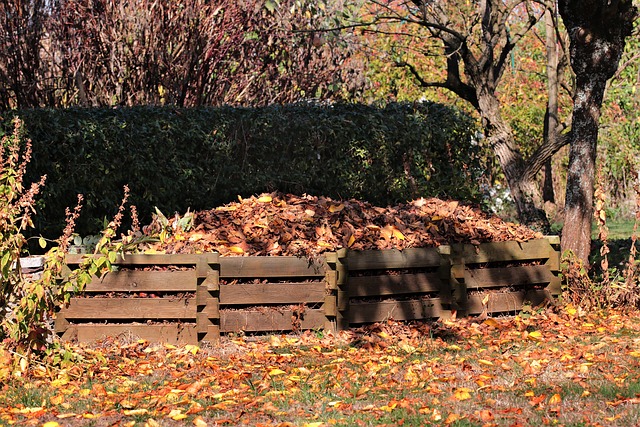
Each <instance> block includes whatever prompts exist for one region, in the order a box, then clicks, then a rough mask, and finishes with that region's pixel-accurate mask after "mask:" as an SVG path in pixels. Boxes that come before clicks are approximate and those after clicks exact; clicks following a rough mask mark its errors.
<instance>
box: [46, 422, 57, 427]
mask: <svg viewBox="0 0 640 427" xmlns="http://www.w3.org/2000/svg"><path fill="white" fill-rule="evenodd" d="M59 426H60V424H59V423H58V422H56V421H47V422H46V423H44V424H42V427H59Z"/></svg>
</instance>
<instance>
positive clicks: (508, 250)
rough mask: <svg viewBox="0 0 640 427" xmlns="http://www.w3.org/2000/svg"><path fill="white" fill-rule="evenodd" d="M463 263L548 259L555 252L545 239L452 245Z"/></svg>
mask: <svg viewBox="0 0 640 427" xmlns="http://www.w3.org/2000/svg"><path fill="white" fill-rule="evenodd" d="M452 247H453V251H454V252H456V253H457V254H458V255H459V256H461V257H462V260H463V262H464V263H465V264H482V263H488V262H504V261H531V260H538V259H548V258H550V257H552V256H554V254H555V253H556V252H555V250H554V249H553V247H552V246H551V245H550V244H549V241H548V240H546V239H537V240H529V241H527V242H516V241H508V242H491V243H482V244H481V245H480V246H474V245H452Z"/></svg>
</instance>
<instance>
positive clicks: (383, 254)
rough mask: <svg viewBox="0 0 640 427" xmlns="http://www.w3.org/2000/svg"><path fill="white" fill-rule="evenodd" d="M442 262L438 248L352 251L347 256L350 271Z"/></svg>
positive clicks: (430, 265)
mask: <svg viewBox="0 0 640 427" xmlns="http://www.w3.org/2000/svg"><path fill="white" fill-rule="evenodd" d="M441 263H442V256H441V255H440V252H439V251H438V249H437V248H408V249H404V250H402V251H399V250H397V249H388V250H382V251H376V250H371V251H350V252H349V254H348V256H347V268H348V269H349V271H358V270H380V269H384V270H391V269H400V268H424V267H439V266H440V264H441Z"/></svg>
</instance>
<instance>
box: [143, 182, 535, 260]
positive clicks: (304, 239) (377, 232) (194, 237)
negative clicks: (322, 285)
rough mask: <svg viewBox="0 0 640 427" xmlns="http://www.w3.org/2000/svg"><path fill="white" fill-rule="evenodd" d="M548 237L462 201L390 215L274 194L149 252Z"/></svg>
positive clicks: (209, 213) (215, 212)
mask: <svg viewBox="0 0 640 427" xmlns="http://www.w3.org/2000/svg"><path fill="white" fill-rule="evenodd" d="M161 228H162V227H161V226H160V225H159V222H158V221H157V218H156V219H154V221H152V223H151V224H150V225H149V226H147V227H145V233H146V234H157V233H159V232H160V231H161ZM542 237H543V236H542V234H540V233H538V232H535V231H533V230H531V229H529V228H527V227H525V226H522V225H517V224H514V223H510V222H505V221H503V220H502V219H500V218H498V217H496V216H492V215H489V214H487V213H485V212H483V211H481V210H480V209H479V208H475V207H472V206H469V205H465V204H462V203H459V202H457V201H445V200H440V199H437V198H429V199H425V198H421V199H417V200H414V201H412V202H409V203H405V204H399V205H397V206H392V207H386V208H382V207H377V206H373V205H371V204H370V203H367V202H363V201H359V200H354V199H350V200H334V199H331V198H329V197H317V196H309V195H304V196H295V195H291V194H282V193H271V194H262V195H259V196H253V197H249V198H246V199H241V198H239V201H238V202H234V203H229V204H227V205H224V206H221V207H218V208H214V209H211V210H205V211H199V212H195V214H194V219H193V224H192V227H191V228H190V229H189V231H183V230H181V229H179V228H177V229H176V228H175V227H174V230H173V232H172V233H169V235H168V236H166V238H164V239H163V241H162V242H159V243H154V244H150V245H148V246H147V248H146V249H147V251H152V252H153V251H157V252H163V253H194V252H212V251H216V252H219V253H220V254H221V255H222V256H245V255H267V256H274V255H295V256H304V257H315V256H317V255H319V254H321V253H323V252H329V251H335V250H338V249H340V248H349V249H351V250H368V249H400V250H402V249H404V248H418V247H435V246H440V245H446V244H452V243H471V244H480V243H482V242H496V241H505V240H516V241H526V240H530V239H537V238H542Z"/></svg>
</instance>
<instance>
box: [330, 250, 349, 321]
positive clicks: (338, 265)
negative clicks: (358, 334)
mask: <svg viewBox="0 0 640 427" xmlns="http://www.w3.org/2000/svg"><path fill="white" fill-rule="evenodd" d="M347 254H348V250H347V249H346V248H343V249H340V250H338V251H337V252H333V253H331V254H328V256H327V264H329V266H330V268H331V270H329V271H328V273H327V279H328V283H329V285H328V286H329V289H330V290H331V294H330V295H332V296H333V295H335V296H334V297H333V301H334V302H332V303H330V304H329V307H330V306H331V304H335V308H336V309H335V329H336V330H338V331H340V330H344V329H348V328H349V292H348V289H347V282H348V273H349V272H348V270H347ZM332 283H335V285H334V284H332ZM325 305H326V304H325Z"/></svg>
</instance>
